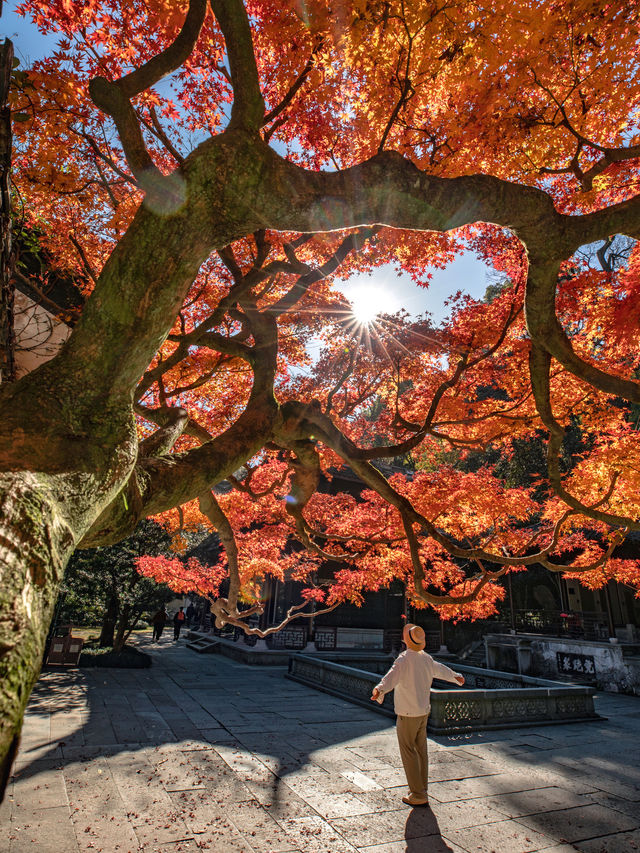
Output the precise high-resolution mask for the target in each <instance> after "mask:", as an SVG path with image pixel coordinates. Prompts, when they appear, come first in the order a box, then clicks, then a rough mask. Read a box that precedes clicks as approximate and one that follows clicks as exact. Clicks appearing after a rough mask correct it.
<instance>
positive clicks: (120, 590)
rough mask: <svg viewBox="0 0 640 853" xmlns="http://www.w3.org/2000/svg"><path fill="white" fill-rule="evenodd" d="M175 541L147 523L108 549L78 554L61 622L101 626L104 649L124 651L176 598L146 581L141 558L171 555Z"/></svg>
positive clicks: (63, 595)
mask: <svg viewBox="0 0 640 853" xmlns="http://www.w3.org/2000/svg"><path fill="white" fill-rule="evenodd" d="M170 541H171V537H170V536H169V535H168V534H167V532H166V531H165V530H164V528H163V527H161V525H159V524H157V523H156V522H155V521H151V520H150V519H147V520H145V521H142V522H141V523H140V524H139V525H138V527H137V529H136V531H135V533H134V534H133V535H132V536H129V537H128V538H127V539H124V540H123V541H122V542H119V543H118V544H117V545H111V546H110V547H106V548H87V549H86V550H82V551H76V552H75V553H74V555H73V556H72V557H71V559H70V561H69V565H68V566H67V571H66V574H65V579H64V584H63V587H62V590H61V593H60V599H59V606H58V622H62V623H66V622H68V623H70V624H76V625H78V624H79V625H95V624H101V625H102V629H101V633H100V645H101V646H113V647H114V649H115V650H116V651H120V650H121V649H122V647H123V646H124V644H125V642H126V640H127V638H128V636H129V635H130V633H131V631H132V630H133V629H134V628H135V627H136V626H137V625H138V623H139V621H140V619H141V618H142V617H143V615H145V614H149V613H151V612H152V611H155V610H157V609H158V608H159V607H160V606H161V605H162V604H165V603H166V602H168V601H170V600H171V599H172V598H175V593H174V592H172V591H171V590H170V589H169V587H168V586H166V584H159V583H156V582H155V581H153V580H151V579H150V578H146V577H142V576H141V575H140V574H138V572H137V571H136V567H135V560H136V558H138V557H141V556H144V555H149V556H161V555H165V554H169V553H171V551H170V548H169V544H170Z"/></svg>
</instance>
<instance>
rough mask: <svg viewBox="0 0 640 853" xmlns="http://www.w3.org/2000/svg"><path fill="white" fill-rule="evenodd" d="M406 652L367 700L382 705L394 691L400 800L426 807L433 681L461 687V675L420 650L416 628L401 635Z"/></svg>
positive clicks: (420, 638) (421, 636)
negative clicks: (403, 785) (403, 792)
mask: <svg viewBox="0 0 640 853" xmlns="http://www.w3.org/2000/svg"><path fill="white" fill-rule="evenodd" d="M402 640H403V642H404V643H405V645H406V647H407V649H406V651H404V652H402V654H400V655H398V657H397V658H396V661H395V663H394V664H393V666H392V667H391V669H390V670H389V671H388V672H387V674H386V675H385V676H384V678H383V679H382V680H381V681H380V682H379V684H377V685H376V686H375V687H374V688H373V693H372V694H371V699H372V700H373V701H375V702H379V703H382V701H383V699H384V695H385V693H389V692H390V691H391V690H395V693H394V696H393V704H394V708H395V712H396V715H397V717H396V733H397V735H398V745H399V747H400V756H401V758H402V766H403V767H404V772H405V775H406V777H407V783H408V785H409V793H408V795H407V796H405V797H403V798H402V802H403V803H407V804H408V805H410V806H426V805H428V804H429V798H428V797H427V781H428V771H429V764H428V758H427V719H428V717H429V711H430V710H431V702H430V693H431V682H432V681H433V679H434V678H442V679H443V680H444V681H454V682H456V683H457V684H460V685H462V684H464V676H463V675H460V673H458V672H454V671H453V670H452V669H449V667H448V666H445V665H444V664H442V663H438V662H437V661H435V660H434V659H433V658H432V657H431V655H428V654H427V653H426V652H425V651H424V646H425V636H424V631H423V629H422V628H421V627H420V626H419V625H411V624H407V625H405V627H404V631H403V633H402Z"/></svg>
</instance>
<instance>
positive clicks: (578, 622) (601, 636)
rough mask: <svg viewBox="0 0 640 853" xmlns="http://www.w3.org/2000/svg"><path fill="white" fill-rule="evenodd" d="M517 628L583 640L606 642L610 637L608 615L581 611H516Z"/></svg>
mask: <svg viewBox="0 0 640 853" xmlns="http://www.w3.org/2000/svg"><path fill="white" fill-rule="evenodd" d="M514 621H515V628H516V630H517V631H518V632H523V633H527V634H551V635H552V636H554V637H575V638H576V639H582V640H606V639H607V638H608V637H609V626H608V620H607V614H606V613H604V612H601V611H597V610H593V611H587V610H581V611H565V610H514Z"/></svg>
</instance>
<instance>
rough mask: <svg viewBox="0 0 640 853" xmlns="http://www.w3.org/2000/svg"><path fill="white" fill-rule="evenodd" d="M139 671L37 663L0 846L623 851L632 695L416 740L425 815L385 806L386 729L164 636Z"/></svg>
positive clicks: (255, 852)
mask: <svg viewBox="0 0 640 853" xmlns="http://www.w3.org/2000/svg"><path fill="white" fill-rule="evenodd" d="M140 645H141V646H142V647H144V648H145V649H146V650H147V651H151V653H152V655H153V661H154V664H153V667H152V668H151V669H147V670H115V669H111V670H109V669H104V670H100V669H95V670H91V669H83V670H80V671H78V670H75V671H64V672H60V671H47V672H44V673H43V674H42V676H41V678H40V680H39V681H38V684H37V685H36V689H35V690H34V693H33V696H32V698H31V702H30V704H29V708H28V713H27V717H26V722H25V727H24V733H23V741H22V747H21V750H20V753H19V755H18V758H17V761H16V766H15V768H14V778H13V781H12V783H11V785H10V787H9V790H8V793H7V797H6V798H5V801H4V803H3V805H2V806H0V850H1V851H3V853H27V851H31V853H75V852H76V851H104V853H111V851H123V853H124V851H145V853H152V851H153V852H154V853H155V851H158V853H160V851H166V853H182V851H184V853H187V851H189V853H191V851H193V853H197V851H199V850H209V851H216V853H241V851H243V853H307V851H309V853H347V851H349V853H355V851H362V853H400V852H401V851H402V853H405V851H406V853H444V851H453V853H492V851H494V852H495V853H526V851H538V850H544V851H546V853H565V852H566V851H572V850H578V851H583V853H631V851H635V850H638V851H640V738H639V735H640V699H639V698H635V697H627V696H620V697H616V696H611V695H606V696H602V697H600V698H599V699H598V700H597V710H598V711H599V713H601V714H603V715H605V716H607V717H608V718H609V719H608V720H607V721H598V722H594V723H588V724H576V725H560V726H547V727H542V728H522V729H518V730H510V731H502V732H483V733H476V734H471V735H456V736H451V737H439V738H436V739H430V741H429V758H430V785H429V795H430V800H431V807H430V808H420V809H410V808H408V807H407V806H405V805H403V803H402V802H401V797H402V795H403V793H405V788H404V776H403V773H402V769H401V764H400V759H399V756H398V749H397V745H396V740H395V731H394V727H393V725H392V724H391V722H392V721H390V720H388V719H387V718H385V717H383V716H381V715H378V714H376V713H373V712H372V711H369V710H368V709H366V708H360V707H358V706H356V705H351V704H349V703H347V702H343V701H341V700H340V699H336V698H334V697H331V696H328V695H326V694H323V693H319V692H316V691H314V690H312V689H310V688H307V687H304V686H302V685H300V684H296V683H294V682H291V681H288V680H287V679H285V678H284V671H283V670H281V669H279V668H278V669H265V668H251V667H248V666H245V665H244V664H239V663H234V662H231V661H229V660H228V659H226V658H222V657H219V656H217V655H208V656H204V655H196V654H195V653H193V652H191V651H189V650H188V649H186V648H184V646H183V643H182V641H180V643H179V644H176V645H174V644H172V643H170V642H169V641H166V642H164V643H163V644H161V645H160V646H157V645H151V644H150V643H149V642H148V641H146V640H142V641H140Z"/></svg>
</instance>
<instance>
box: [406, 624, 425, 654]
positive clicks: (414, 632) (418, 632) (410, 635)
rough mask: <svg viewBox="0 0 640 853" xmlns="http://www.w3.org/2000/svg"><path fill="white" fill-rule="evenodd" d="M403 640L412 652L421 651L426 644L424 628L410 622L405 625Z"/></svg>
mask: <svg viewBox="0 0 640 853" xmlns="http://www.w3.org/2000/svg"><path fill="white" fill-rule="evenodd" d="M402 641H403V643H404V644H405V645H406V647H407V648H408V649H411V651H412V652H421V651H422V650H423V649H424V646H425V636H424V629H423V628H421V627H420V626H419V625H412V624H411V623H410V622H409V623H407V624H406V625H405V626H404V630H403V632H402Z"/></svg>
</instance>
